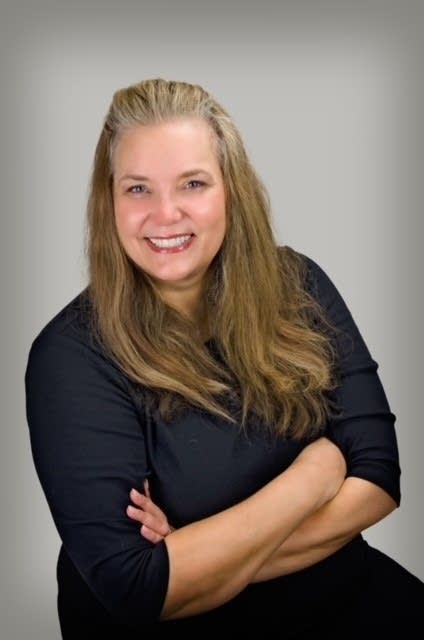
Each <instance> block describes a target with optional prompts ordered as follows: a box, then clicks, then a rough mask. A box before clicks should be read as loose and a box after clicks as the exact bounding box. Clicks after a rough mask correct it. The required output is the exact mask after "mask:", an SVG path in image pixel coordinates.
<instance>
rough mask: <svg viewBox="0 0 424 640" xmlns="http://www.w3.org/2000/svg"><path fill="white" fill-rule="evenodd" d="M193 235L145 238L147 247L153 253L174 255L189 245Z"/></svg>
mask: <svg viewBox="0 0 424 640" xmlns="http://www.w3.org/2000/svg"><path fill="white" fill-rule="evenodd" d="M193 238H194V235H193V234H187V235H183V236H174V237H172V238H146V241H147V243H148V245H149V246H150V248H151V249H153V251H158V252H160V253H174V252H176V251H183V250H184V249H186V248H187V247H189V245H190V244H191V241H192V239H193Z"/></svg>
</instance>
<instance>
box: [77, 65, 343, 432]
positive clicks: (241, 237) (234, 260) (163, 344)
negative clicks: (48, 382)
mask: <svg viewBox="0 0 424 640" xmlns="http://www.w3.org/2000/svg"><path fill="white" fill-rule="evenodd" d="M180 118H202V119H203V120H205V121H206V122H207V123H209V125H210V127H211V130H212V131H213V132H214V135H215V138H216V142H217V146H216V149H217V154H218V159H219V163H220V167H221V171H222V175H223V180H224V184H225V190H226V205H227V209H226V213H227V228H226V235H225V238H224V242H223V244H222V246H221V248H220V250H219V252H218V253H217V255H216V256H215V258H214V260H213V262H212V264H211V265H210V268H209V277H208V282H207V284H206V290H205V303H206V314H207V320H208V324H209V329H210V336H211V339H210V340H209V341H208V342H206V343H205V342H204V341H203V340H202V339H201V337H200V334H199V332H198V331H196V327H195V326H194V325H193V322H192V321H191V320H190V319H189V318H187V317H185V316H183V315H182V314H181V313H179V312H178V311H177V310H176V309H174V308H172V307H171V306H169V305H167V304H166V303H165V302H164V300H163V299H162V298H161V296H160V294H159V292H158V290H157V287H156V286H155V283H154V281H152V279H151V278H150V277H149V276H148V275H147V274H146V273H144V272H143V271H142V270H141V269H140V268H139V267H137V265H135V264H134V263H133V262H132V261H131V260H130V259H129V257H128V256H127V254H126V253H125V251H124V249H123V246H122V244H121V242H120V240H119V237H118V233H117V230H116V226H115V218H114V203H113V190H112V183H113V155H114V150H115V147H116V145H117V143H118V141H119V139H120V136H121V135H122V133H123V132H124V131H126V130H129V129H132V128H135V127H139V126H145V125H151V124H157V123H160V122H167V121H170V120H175V119H180ZM87 225H88V229H87V231H88V236H87V253H88V263H89V284H88V287H87V291H88V294H89V300H90V306H91V309H92V318H93V329H94V331H95V332H96V336H97V337H98V339H99V340H101V342H102V344H103V346H104V347H105V349H106V350H107V352H108V354H109V355H110V357H112V358H113V359H114V361H115V362H116V363H117V365H118V366H119V367H120V368H121V370H123V371H124V372H125V374H126V375H127V376H128V377H129V378H130V379H131V380H132V381H133V382H134V383H136V384H138V385H141V387H142V389H143V390H144V392H146V397H148V398H149V403H153V406H154V407H155V409H157V410H158V411H159V412H160V414H161V415H162V417H163V418H164V419H166V420H169V419H170V418H171V417H172V416H174V415H175V412H176V411H179V410H182V409H184V408H185V407H188V406H195V407H197V408H199V409H201V410H204V411H207V412H208V413H212V414H215V415H217V416H219V417H220V418H223V419H225V420H232V421H237V422H239V423H240V424H241V425H242V426H245V425H246V424H247V420H248V419H252V420H254V421H255V423H257V422H258V421H259V424H260V425H263V427H264V428H266V429H269V430H271V432H272V433H275V434H277V435H283V436H286V437H288V436H290V437H295V438H305V437H312V436H314V435H315V434H317V433H319V431H320V430H321V429H322V428H323V426H324V425H325V423H326V421H327V420H328V418H329V417H330V415H331V412H332V405H331V402H330V394H329V393H328V392H329V391H330V390H331V389H332V388H333V387H334V375H333V369H334V367H333V364H334V350H333V347H332V340H331V337H330V334H329V332H328V331H326V330H323V328H325V327H326V326H328V325H327V324H326V318H325V316H324V314H323V311H322V310H321V308H320V307H319V305H318V303H317V302H316V300H315V298H314V297H313V296H312V295H311V294H310V292H309V291H308V289H307V287H306V284H305V283H306V280H305V277H306V265H305V261H304V259H303V257H302V256H301V255H300V254H299V253H297V252H296V251H294V250H293V249H291V248H290V247H287V246H285V247H279V246H278V245H277V243H276V240H275V238H274V234H273V230H272V224H271V215H270V204H269V198H268V194H267V192H266V189H265V187H264V185H263V183H262V181H261V180H260V179H259V177H258V175H257V174H256V172H255V170H254V168H253V166H252V164H251V162H250V160H249V158H248V156H247V153H246V150H245V146H244V144H243V141H242V138H241V136H240V133H239V131H238V129H237V127H236V126H235V124H234V122H233V120H232V118H231V117H230V115H229V114H228V112H227V111H226V110H225V109H224V108H223V107H222V106H221V105H220V104H219V103H218V102H217V101H216V100H215V99H214V98H213V97H212V96H211V95H210V94H209V93H208V92H207V91H205V90H204V89H203V88H202V87H200V86H198V85H195V84H190V83H187V82H176V81H168V80H164V79H161V78H155V79H148V80H145V81H142V82H140V83H137V84H134V85H132V86H129V87H127V88H124V89H120V90H118V91H116V92H115V94H114V96H113V99H112V102H111V105H110V108H109V111H108V113H107V115H106V117H105V120H104V124H103V129H102V131H101V134H100V138H99V140H98V143H97V147H96V151H95V157H94V163H93V170H92V176H91V184H90V192H89V198H88V206H87Z"/></svg>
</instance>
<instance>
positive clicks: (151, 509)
mask: <svg viewBox="0 0 424 640" xmlns="http://www.w3.org/2000/svg"><path fill="white" fill-rule="evenodd" d="M130 497H131V500H132V501H133V502H134V504H136V505H137V506H138V507H140V508H141V509H143V510H144V511H147V512H148V513H150V514H151V515H152V516H155V517H156V518H159V519H163V520H166V516H165V514H164V512H163V511H162V509H159V507H158V506H156V505H155V503H154V502H153V500H152V499H151V498H150V494H149V496H147V495H143V494H142V493H140V492H139V491H137V490H136V489H131V491H130Z"/></svg>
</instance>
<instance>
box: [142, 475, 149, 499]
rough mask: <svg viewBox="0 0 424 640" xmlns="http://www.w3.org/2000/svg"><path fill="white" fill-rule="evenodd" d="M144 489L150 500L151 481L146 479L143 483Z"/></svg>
mask: <svg viewBox="0 0 424 640" xmlns="http://www.w3.org/2000/svg"><path fill="white" fill-rule="evenodd" d="M143 489H144V493H145V494H146V496H147V497H148V498H150V487H149V481H148V479H147V478H145V480H144V482H143Z"/></svg>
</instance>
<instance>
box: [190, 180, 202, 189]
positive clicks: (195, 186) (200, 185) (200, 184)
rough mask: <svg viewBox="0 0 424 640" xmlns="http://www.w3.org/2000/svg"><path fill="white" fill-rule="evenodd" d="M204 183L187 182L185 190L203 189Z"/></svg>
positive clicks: (198, 181)
mask: <svg viewBox="0 0 424 640" xmlns="http://www.w3.org/2000/svg"><path fill="white" fill-rule="evenodd" d="M204 186H205V183H204V182H202V180H190V182H187V185H186V188H187V189H198V188H199V187H204Z"/></svg>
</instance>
